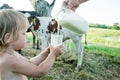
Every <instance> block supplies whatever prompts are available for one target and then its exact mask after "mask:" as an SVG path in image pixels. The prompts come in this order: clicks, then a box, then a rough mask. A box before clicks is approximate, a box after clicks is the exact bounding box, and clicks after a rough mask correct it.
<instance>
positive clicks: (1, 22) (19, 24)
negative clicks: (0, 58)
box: [0, 9, 28, 51]
mask: <svg viewBox="0 0 120 80" xmlns="http://www.w3.org/2000/svg"><path fill="white" fill-rule="evenodd" d="M27 26H28V20H27V18H26V17H25V16H24V15H23V14H22V13H20V12H18V11H15V10H13V9H3V10H0V51H1V49H2V48H4V47H6V46H7V45H9V42H12V41H15V40H17V39H18V36H19V35H18V32H19V31H20V30H22V29H23V30H24V29H26V28H27ZM6 33H9V36H8V39H9V42H8V43H7V42H5V41H4V36H5V34H6Z"/></svg>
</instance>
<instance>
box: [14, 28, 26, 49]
mask: <svg viewBox="0 0 120 80" xmlns="http://www.w3.org/2000/svg"><path fill="white" fill-rule="evenodd" d="M25 44H26V30H21V31H19V38H18V40H16V41H15V42H14V43H13V48H14V49H15V50H19V49H22V48H24V47H25Z"/></svg>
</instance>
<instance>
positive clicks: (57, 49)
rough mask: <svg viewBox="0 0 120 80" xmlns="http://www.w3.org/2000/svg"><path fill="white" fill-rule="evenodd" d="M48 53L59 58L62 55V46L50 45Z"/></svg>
mask: <svg viewBox="0 0 120 80" xmlns="http://www.w3.org/2000/svg"><path fill="white" fill-rule="evenodd" d="M50 53H51V54H54V55H55V56H56V57H58V56H60V55H61V54H62V53H63V45H58V46H57V47H53V46H52V45H50Z"/></svg>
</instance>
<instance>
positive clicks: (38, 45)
mask: <svg viewBox="0 0 120 80" xmlns="http://www.w3.org/2000/svg"><path fill="white" fill-rule="evenodd" d="M37 49H40V41H39V39H37Z"/></svg>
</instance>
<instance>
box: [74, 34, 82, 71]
mask: <svg viewBox="0 0 120 80" xmlns="http://www.w3.org/2000/svg"><path fill="white" fill-rule="evenodd" d="M81 41H82V36H81V37H80V36H79V37H76V38H74V39H73V42H74V43H75V46H76V49H77V57H78V61H77V69H78V70H80V68H81V65H82V61H83V48H82V42H81Z"/></svg>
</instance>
